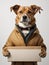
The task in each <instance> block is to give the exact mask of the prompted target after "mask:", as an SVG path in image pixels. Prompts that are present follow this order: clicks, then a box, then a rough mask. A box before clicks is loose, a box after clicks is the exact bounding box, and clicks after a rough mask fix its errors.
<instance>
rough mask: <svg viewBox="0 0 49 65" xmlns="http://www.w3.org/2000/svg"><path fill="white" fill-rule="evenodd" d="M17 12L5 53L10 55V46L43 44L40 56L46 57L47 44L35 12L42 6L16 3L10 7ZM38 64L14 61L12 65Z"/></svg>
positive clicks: (7, 55)
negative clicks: (38, 26)
mask: <svg viewBox="0 0 49 65" xmlns="http://www.w3.org/2000/svg"><path fill="white" fill-rule="evenodd" d="M10 10H11V11H12V10H13V11H14V12H15V14H16V19H15V22H16V24H15V28H14V30H13V31H12V33H11V34H10V36H9V38H8V40H7V42H6V44H5V45H4V47H3V55H4V56H5V57H9V56H10V53H9V51H8V50H7V47H9V46H41V53H40V54H39V55H40V57H42V58H44V57H46V45H45V44H44V43H43V38H42V37H41V35H40V32H39V30H38V28H37V26H36V19H35V17H34V16H35V14H36V13H37V12H39V13H40V11H41V10H42V8H41V7H39V6H37V5H30V6H20V5H14V6H12V7H11V8H10ZM23 64H24V65H37V62H12V65H23Z"/></svg>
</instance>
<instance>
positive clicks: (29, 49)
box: [8, 46, 41, 62]
mask: <svg viewBox="0 0 49 65" xmlns="http://www.w3.org/2000/svg"><path fill="white" fill-rule="evenodd" d="M8 51H9V52H10V54H11V56H10V57H8V61H9V62H12V61H20V62H33V61H37V62H40V61H41V58H40V56H39V53H40V52H41V47H40V46H18V47H8Z"/></svg>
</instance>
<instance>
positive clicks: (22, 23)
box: [18, 21, 31, 28]
mask: <svg viewBox="0 0 49 65" xmlns="http://www.w3.org/2000/svg"><path fill="white" fill-rule="evenodd" d="M18 25H19V26H20V27H23V28H27V27H31V25H30V24H29V23H28V22H23V21H21V22H19V23H18Z"/></svg>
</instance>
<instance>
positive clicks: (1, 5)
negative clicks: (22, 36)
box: [0, 0, 49, 65]
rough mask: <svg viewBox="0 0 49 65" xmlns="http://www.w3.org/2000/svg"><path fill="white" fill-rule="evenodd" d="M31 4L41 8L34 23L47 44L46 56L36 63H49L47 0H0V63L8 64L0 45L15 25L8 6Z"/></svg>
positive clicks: (48, 4) (13, 16) (39, 64)
mask: <svg viewBox="0 0 49 65" xmlns="http://www.w3.org/2000/svg"><path fill="white" fill-rule="evenodd" d="M15 4H20V5H28V6H29V5H32V4H36V5H38V6H41V7H42V8H43V11H42V12H41V14H39V13H37V14H36V15H35V17H36V23H37V26H38V28H39V30H40V34H41V35H42V37H43V39H44V43H45V44H46V46H47V56H46V58H43V59H42V62H39V63H38V65H49V0H0V65H10V64H11V63H10V62H8V61H7V58H5V57H4V56H3V55H2V47H3V46H4V44H5V43H6V41H7V39H8V37H9V35H10V33H11V32H12V30H13V28H14V27H15V16H16V15H15V14H14V12H10V7H11V6H13V5H15Z"/></svg>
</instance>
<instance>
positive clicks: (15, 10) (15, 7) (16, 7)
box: [10, 5, 20, 14]
mask: <svg viewBox="0 0 49 65" xmlns="http://www.w3.org/2000/svg"><path fill="white" fill-rule="evenodd" d="M19 8H20V5H14V6H12V7H10V11H12V10H13V11H14V12H15V14H17V11H18V9H19Z"/></svg>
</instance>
